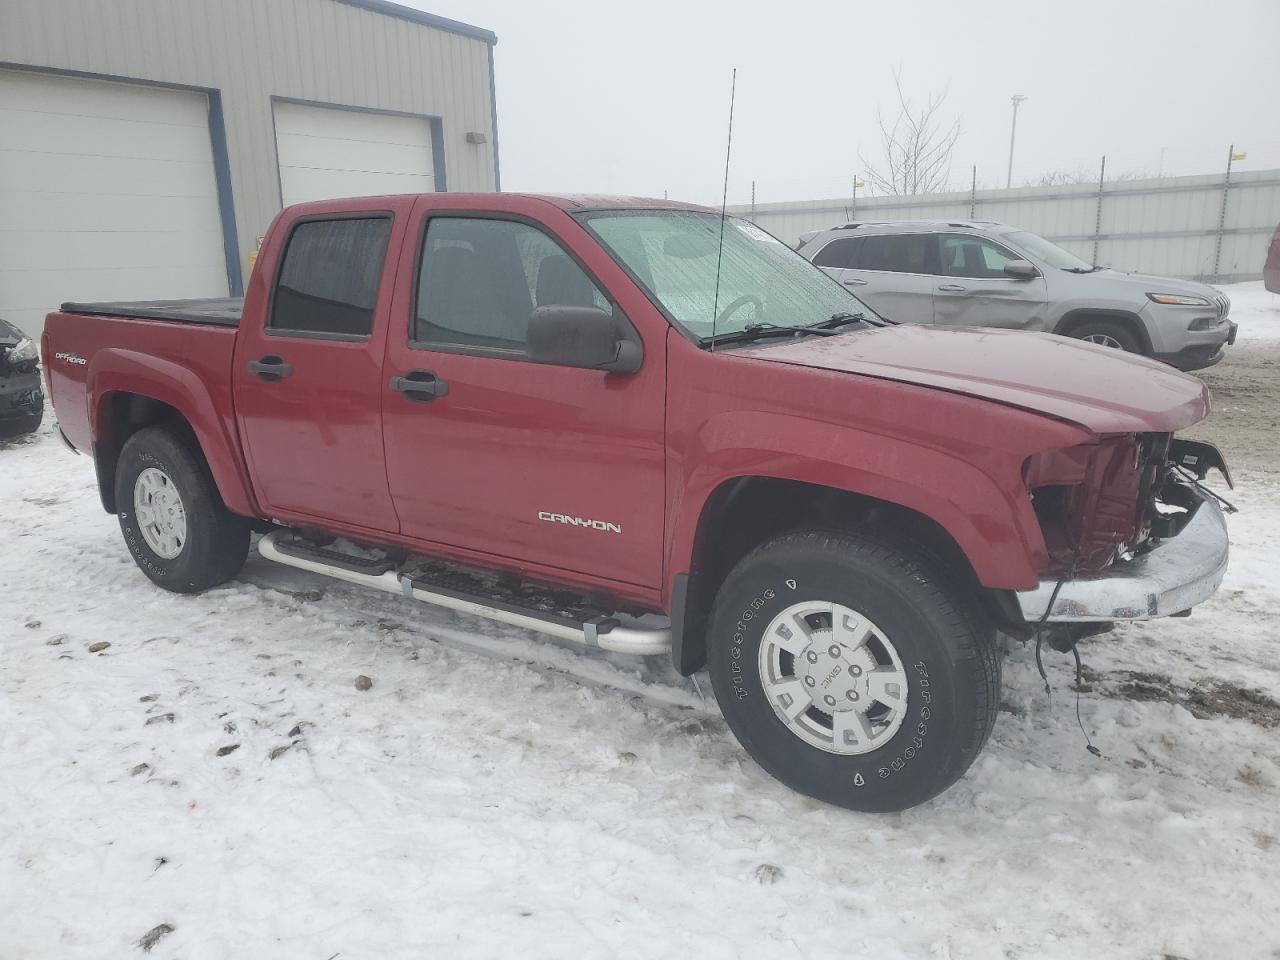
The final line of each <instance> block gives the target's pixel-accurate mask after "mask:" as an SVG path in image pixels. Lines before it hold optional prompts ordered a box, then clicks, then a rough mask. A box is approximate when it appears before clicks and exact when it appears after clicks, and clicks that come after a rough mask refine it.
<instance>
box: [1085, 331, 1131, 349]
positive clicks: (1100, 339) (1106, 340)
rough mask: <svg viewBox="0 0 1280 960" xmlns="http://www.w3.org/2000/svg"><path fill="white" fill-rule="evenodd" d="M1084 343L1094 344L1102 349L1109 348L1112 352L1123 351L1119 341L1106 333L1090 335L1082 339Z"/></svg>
mask: <svg viewBox="0 0 1280 960" xmlns="http://www.w3.org/2000/svg"><path fill="white" fill-rule="evenodd" d="M1084 342H1085V343H1096V344H1098V345H1099V346H1102V347H1110V348H1111V349H1112V350H1123V349H1124V347H1122V346H1121V345H1120V341H1119V340H1117V339H1116V338H1115V337H1113V336H1111V335H1110V334H1107V333H1091V334H1089V335H1088V336H1087V337H1085V338H1084Z"/></svg>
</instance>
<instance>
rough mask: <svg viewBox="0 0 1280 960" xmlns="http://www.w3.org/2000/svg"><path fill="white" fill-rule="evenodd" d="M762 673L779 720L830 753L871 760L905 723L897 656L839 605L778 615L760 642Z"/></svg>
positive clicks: (903, 678) (865, 622)
mask: <svg viewBox="0 0 1280 960" xmlns="http://www.w3.org/2000/svg"><path fill="white" fill-rule="evenodd" d="M759 669H760V681H761V684H762V685H763V687H764V692H765V696H766V697H767V698H768V700H769V705H770V706H771V707H773V712H774V713H775V714H776V715H777V717H778V719H779V720H781V721H782V723H783V724H784V725H785V726H786V728H787V730H789V731H790V732H791V733H792V734H793V735H795V736H797V737H799V738H800V739H801V740H803V741H804V742H805V743H807V744H809V745H810V746H812V747H817V748H818V749H819V750H824V751H826V752H827V753H835V754H840V755H842V756H857V755H860V754H864V753H870V752H871V751H873V750H876V749H878V748H879V747H881V746H883V745H884V744H886V743H888V742H889V740H891V739H892V738H893V736H894V734H896V733H897V732H898V729H899V728H900V727H901V726H902V721H903V718H904V717H905V716H906V712H907V672H906V669H905V668H904V667H903V664H902V659H901V657H899V656H898V651H897V649H896V648H895V647H894V645H893V643H892V642H891V641H890V640H889V638H888V637H887V636H886V635H885V633H884V631H883V630H881V629H880V628H879V627H878V626H876V625H875V624H874V623H872V622H871V620H870V619H868V618H867V617H865V616H863V615H862V614H861V613H859V612H857V611H856V610H853V609H852V608H850V607H846V606H844V605H842V604H838V603H831V602H828V601H822V600H809V601H804V602H801V603H794V604H792V605H791V606H789V607H787V608H786V609H785V610H783V611H782V612H781V613H779V614H778V615H777V616H776V617H774V618H773V620H772V621H771V622H770V623H769V626H768V627H767V628H766V629H765V632H764V637H763V638H762V640H761V642H760V654H759Z"/></svg>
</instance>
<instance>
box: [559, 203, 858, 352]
mask: <svg viewBox="0 0 1280 960" xmlns="http://www.w3.org/2000/svg"><path fill="white" fill-rule="evenodd" d="M578 216H579V220H580V222H582V223H583V224H584V225H585V226H586V227H587V229H589V230H590V231H591V232H592V233H594V234H595V236H596V238H597V239H599V241H600V242H601V243H602V244H603V245H604V247H605V248H606V249H607V250H608V251H609V253H610V254H612V256H613V258H614V259H615V260H616V261H618V263H619V264H621V265H622V267H624V268H625V269H626V270H627V271H628V272H629V273H630V274H631V276H632V277H634V278H635V280H636V281H637V282H638V283H639V284H640V285H641V286H642V287H644V288H645V290H646V291H647V292H648V294H649V297H650V299H651V300H653V301H654V302H655V303H656V304H658V305H659V306H661V307H662V308H663V310H665V311H666V313H667V315H668V316H670V317H671V319H672V320H674V321H675V322H676V323H677V324H679V325H680V326H681V327H683V328H684V329H685V330H686V331H688V332H689V333H691V334H692V335H693V336H695V337H697V338H699V339H703V338H706V337H710V336H711V335H712V334H715V335H717V336H718V335H720V334H725V333H733V332H736V331H741V330H745V329H746V328H747V327H748V326H750V325H752V324H755V325H770V326H787V327H791V326H803V327H807V326H812V325H814V324H821V323H824V322H828V321H830V319H831V317H832V315H833V314H838V313H844V314H857V313H863V314H866V315H868V316H871V317H875V316H876V314H875V313H874V311H872V310H871V309H870V308H869V307H867V306H866V305H865V304H864V303H862V301H860V300H859V299H858V298H857V297H855V296H853V294H851V293H849V292H848V291H847V290H846V289H845V288H844V287H842V286H841V285H840V284H839V283H836V282H835V281H834V280H832V279H831V278H830V277H828V276H827V275H826V274H825V273H823V272H822V271H821V270H819V269H818V268H817V267H815V266H813V265H812V264H811V263H809V261H808V260H806V259H805V258H804V257H802V256H800V255H799V254H798V253H796V252H795V251H794V250H792V249H791V248H789V247H788V246H786V245H785V244H784V243H782V242H781V241H779V240H777V239H775V238H774V237H772V236H770V235H769V234H767V233H765V232H764V231H763V230H761V229H760V228H759V227H757V226H756V225H755V224H753V223H751V222H750V221H748V220H740V219H738V218H737V217H728V218H726V219H725V222H724V250H723V252H721V251H720V216H719V214H714V213H702V212H699V211H696V210H640V211H636V210H607V211H592V212H590V213H583V214H579V215H578ZM717 261H718V262H719V272H720V283H719V293H718V294H717V291H716V269H717Z"/></svg>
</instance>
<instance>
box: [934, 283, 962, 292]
mask: <svg viewBox="0 0 1280 960" xmlns="http://www.w3.org/2000/svg"><path fill="white" fill-rule="evenodd" d="M938 289H939V290H944V291H946V292H947V293H964V292H965V290H966V289H968V288H967V287H962V286H960V284H958V283H944V284H942V285H941V286H940V287H938Z"/></svg>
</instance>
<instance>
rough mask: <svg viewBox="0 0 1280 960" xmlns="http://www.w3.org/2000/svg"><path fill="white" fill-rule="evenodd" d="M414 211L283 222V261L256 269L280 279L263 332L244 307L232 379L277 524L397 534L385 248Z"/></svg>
mask: <svg viewBox="0 0 1280 960" xmlns="http://www.w3.org/2000/svg"><path fill="white" fill-rule="evenodd" d="M366 203H367V201H366ZM338 206H339V209H340V208H341V206H342V205H338ZM353 206H354V204H353ZM411 209H412V200H407V199H406V200H388V201H387V203H386V208H385V209H377V210H373V211H366V210H356V211H352V212H342V213H334V214H326V215H324V216H323V217H311V218H302V219H300V220H297V221H295V222H293V223H291V224H287V225H286V226H285V229H287V230H288V231H289V233H288V237H287V240H286V241H285V247H284V253H283V257H282V259H283V263H263V264H262V265H261V266H260V269H261V270H265V271H269V273H268V275H269V276H271V277H272V278H273V282H274V288H273V289H272V290H271V291H269V292H268V294H267V297H266V302H265V304H264V305H263V309H264V310H265V311H266V312H267V314H268V315H267V320H266V325H265V327H250V326H248V324H249V317H250V314H249V312H248V311H246V313H245V321H244V324H245V325H244V326H242V327H241V329H240V332H239V334H238V336H237V340H236V354H235V362H234V368H233V370H232V382H233V385H234V389H235V398H236V416H237V420H238V423H239V426H240V435H241V437H242V439H243V441H244V444H245V450H246V456H247V459H248V462H249V467H250V470H249V473H250V476H251V477H252V479H253V485H254V491H255V493H256V494H257V497H258V501H259V503H260V504H261V505H262V507H263V509H264V510H265V511H266V512H267V513H268V514H269V515H270V516H272V517H274V518H278V519H287V520H292V521H305V520H308V519H316V520H336V521H339V522H342V523H348V524H354V525H356V526H360V527H365V528H368V529H370V530H375V531H386V532H392V533H394V532H395V531H396V529H397V526H398V523H397V519H396V515H395V509H394V507H393V505H392V502H391V493H390V491H389V490H388V489H387V476H386V466H385V463H384V459H383V453H382V420H381V403H382V390H383V379H382V353H383V344H384V342H385V327H386V322H387V315H388V312H389V309H390V303H391V294H392V288H393V286H394V277H395V264H394V262H393V263H386V260H387V257H386V253H387V250H388V249H391V250H398V249H399V240H398V235H399V234H400V233H402V232H403V230H404V225H403V219H404V218H405V217H407V216H408V214H409V211H410V210H411ZM392 259H393V260H394V258H392ZM257 295H258V294H252V293H251V297H250V302H251V303H252V301H253V299H254V297H255V296H257ZM254 312H255V313H256V314H257V315H258V316H261V313H262V312H263V311H258V310H256V311H254ZM258 322H259V323H261V322H262V321H261V320H259V321H258Z"/></svg>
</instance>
